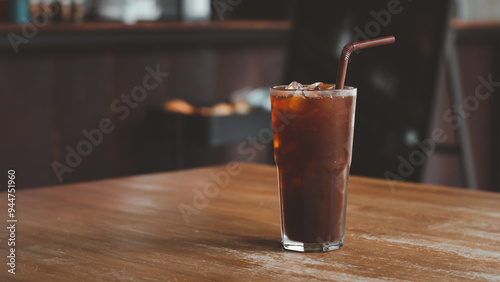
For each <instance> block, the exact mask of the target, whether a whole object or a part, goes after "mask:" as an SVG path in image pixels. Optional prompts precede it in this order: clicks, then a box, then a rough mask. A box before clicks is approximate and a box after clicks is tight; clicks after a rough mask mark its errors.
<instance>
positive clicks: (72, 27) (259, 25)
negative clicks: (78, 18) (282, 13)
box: [0, 21, 292, 33]
mask: <svg viewBox="0 0 500 282" xmlns="http://www.w3.org/2000/svg"><path fill="white" fill-rule="evenodd" d="M291 25H292V24H291V21H223V22H217V21H210V22H199V23H196V22H138V23H136V24H133V25H127V24H124V23H121V22H85V23H81V24H74V23H51V24H47V25H46V26H43V27H40V28H39V29H40V31H42V32H49V31H50V32H69V31H71V32H75V31H77V32H78V31H83V32H89V31H90V32H96V31H104V32H109V31H138V30H139V31H161V30H164V31H171V30H210V31H214V30H262V31H265V30H282V31H287V30H289V29H290V27H291ZM23 26H24V25H22V24H0V33H8V32H16V31H21V30H22V27H23Z"/></svg>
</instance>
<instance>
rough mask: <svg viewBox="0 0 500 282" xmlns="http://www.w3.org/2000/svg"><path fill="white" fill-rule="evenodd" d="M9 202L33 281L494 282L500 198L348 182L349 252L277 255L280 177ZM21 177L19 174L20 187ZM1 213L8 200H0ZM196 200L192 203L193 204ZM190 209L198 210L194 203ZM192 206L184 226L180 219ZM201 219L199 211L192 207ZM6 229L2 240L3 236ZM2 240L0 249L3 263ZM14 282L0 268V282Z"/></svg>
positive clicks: (259, 170)
mask: <svg viewBox="0 0 500 282" xmlns="http://www.w3.org/2000/svg"><path fill="white" fill-rule="evenodd" d="M231 171H232V172H233V174H234V175H232V176H230V177H229V183H228V184H227V185H224V184H226V183H224V182H225V180H224V181H222V182H220V183H221V184H220V185H219V188H220V189H219V190H218V195H216V194H217V193H216V192H217V190H216V189H215V190H209V191H208V194H207V195H209V196H210V197H206V196H204V197H200V196H195V194H194V193H198V192H194V191H196V189H199V190H198V191H203V188H204V187H205V186H206V185H207V184H212V188H213V187H215V186H216V184H217V183H218V182H217V181H216V180H214V178H213V177H212V176H211V175H212V174H214V173H215V174H219V175H222V174H225V175H226V174H227V175H229V174H228V169H227V168H226V167H224V166H220V167H212V168H204V169H196V170H188V171H181V172H175V173H159V174H151V175H142V176H134V177H127V178H119V179H110V180H104V181H98V182H87V183H79V184H73V185H65V186H58V187H46V188H36V189H29V190H21V191H18V192H17V193H16V199H17V200H16V201H17V202H16V211H17V216H16V218H17V220H18V222H17V223H16V224H17V229H16V232H17V233H16V236H17V240H18V241H17V245H16V248H17V250H16V258H17V260H18V261H17V265H16V274H15V276H16V278H18V279H21V280H28V281H53V280H60V281H95V280H98V281H110V280H120V281H128V280H131V281H159V280H162V281H163V280H171V281H183V280H194V279H197V280H226V281H227V280H232V281H240V280H253V281H260V280H263V279H264V280H268V279H269V280H275V281H280V280H311V279H334V280H362V279H367V278H378V279H391V280H393V279H408V280H427V281H428V280H456V279H460V280H461V279H471V280H472V279H473V280H498V279H500V267H499V266H500V264H499V261H500V225H499V222H500V194H494V193H489V192H480V191H466V190H462V189H458V188H446V187H438V186H428V185H418V184H410V183H398V184H396V185H395V186H394V187H393V189H391V188H390V187H389V186H388V184H387V183H386V181H383V180H375V179H370V178H361V177H351V180H350V187H349V190H350V191H349V199H348V211H347V227H346V230H347V231H346V233H347V234H346V240H345V247H344V248H342V249H341V250H338V251H333V252H329V253H308V254H303V253H295V252H289V251H284V250H283V249H282V248H281V245H280V243H279V240H280V231H279V230H280V228H279V225H280V223H279V206H278V192H277V182H276V169H275V168H274V167H270V166H260V165H250V164H239V165H237V167H233V170H231ZM22 177H28V176H27V175H24V176H23V175H22V173H21V172H19V181H21V180H22ZM0 195H1V198H3V199H4V200H3V202H4V203H5V202H6V199H7V195H6V193H5V192H4V193H1V194H0ZM196 195H197V194H196ZM193 201H194V203H193ZM180 204H183V206H181V207H184V208H186V207H191V208H192V209H193V210H192V211H194V214H193V215H192V216H190V217H189V223H187V222H186V221H185V218H184V217H183V215H182V214H181V212H180V211H179V207H180ZM193 205H195V206H197V207H198V208H197V209H196V208H194V206H193ZM2 207H3V208H2V209H3V211H2V213H1V219H2V222H3V224H6V223H5V222H6V216H7V212H6V210H7V208H6V206H4V205H2ZM4 230H5V229H4ZM6 238H7V237H6V236H2V240H1V241H0V244H1V250H2V255H3V256H4V260H5V255H6V253H7V251H6V245H7V242H6V240H5V239H6ZM12 278H13V276H12V275H11V274H8V273H7V269H6V266H5V264H4V266H3V270H2V272H1V273H0V280H1V281H6V280H9V279H12Z"/></svg>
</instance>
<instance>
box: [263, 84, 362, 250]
mask: <svg viewBox="0 0 500 282" xmlns="http://www.w3.org/2000/svg"><path fill="white" fill-rule="evenodd" d="M355 105H356V89H355V88H352V87H344V88H343V89H335V85H332V84H323V83H314V84H311V85H301V84H300V83H297V82H293V83H291V84H290V85H288V86H275V87H273V88H271V106H272V110H273V132H274V155H275V160H276V164H277V167H278V181H279V193H280V205H281V234H282V242H283V246H284V248H285V249H288V250H294V251H303V252H305V251H330V250H336V249H339V248H341V247H342V246H343V242H344V226H345V216H346V201H347V186H348V178H349V168H350V165H351V151H352V140H353V129H354V112H355ZM284 114H286V116H290V117H292V118H289V119H283V118H282V117H283V116H285V115H284Z"/></svg>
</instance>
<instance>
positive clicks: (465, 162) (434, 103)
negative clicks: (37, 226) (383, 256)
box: [0, 0, 500, 191]
mask: <svg viewBox="0 0 500 282" xmlns="http://www.w3.org/2000/svg"><path fill="white" fill-rule="evenodd" d="M435 2H436V1H428V0H427V1H417V2H416V1H413V2H412V1H410V0H408V1H405V0H400V1H397V0H383V1H381V0H372V1H367V0H355V1H349V2H348V3H346V1H327V0H323V1H319V0H312V1H303V0H276V1H264V0H212V1H210V0H101V1H97V0H93V1H92V0H58V1H56V0H31V1H30V0H14V1H10V0H0V34H1V36H0V86H1V87H0V93H1V97H2V102H1V103H0V114H1V122H0V132H1V135H0V136H1V137H2V139H0V146H1V147H0V154H1V158H0V164H1V167H2V169H4V171H6V170H7V169H9V168H15V169H17V175H18V176H19V181H20V182H19V183H18V187H22V188H26V187H37V186H47V185H56V184H60V183H72V182H79V181H89V180H96V179H103V178H109V177H119V176H126V175H133V174H140V173H151V172H159V171H172V170H179V169H187V168H194V167H199V166H206V165H215V164H224V163H227V162H229V161H232V160H235V161H249V162H258V163H267V164H273V152H272V140H271V138H270V136H269V134H268V132H269V130H266V129H269V128H270V112H269V107H270V106H269V96H268V95H269V87H271V86H273V85H278V84H288V83H290V82H291V81H293V80H297V81H299V82H302V83H313V82H316V81H323V82H326V83H334V79H335V77H336V68H337V64H338V57H339V55H340V52H341V50H342V47H343V46H344V45H345V44H346V43H348V42H352V41H360V40H367V39H370V38H376V37H381V36H386V35H392V34H393V35H396V37H397V44H395V45H393V46H390V47H387V48H386V47H384V48H380V49H370V50H364V51H361V52H358V53H356V54H354V55H353V56H352V59H351V61H350V63H349V68H348V73H347V80H346V85H352V86H355V87H357V88H358V101H357V103H358V105H357V112H356V125H355V135H354V139H355V143H354V149H353V163H352V170H351V172H352V174H356V175H364V176H371V177H378V178H386V179H388V180H389V181H392V180H394V179H397V180H404V181H414V182H424V183H432V184H441V185H452V186H459V187H464V188H470V189H482V190H491V191H500V175H499V174H498V173H497V172H498V171H499V166H498V163H500V150H499V149H498V144H499V143H500V127H499V122H500V116H499V114H498V112H499V111H498V110H495V109H499V108H500V99H499V97H498V93H499V92H498V91H497V89H498V87H499V86H500V72H499V68H498V66H500V56H499V51H500V44H499V43H500V18H499V16H498V15H500V2H499V1H493V0H474V1H472V0H460V1H458V0H457V1H439V3H435ZM496 81H498V82H499V83H496Z"/></svg>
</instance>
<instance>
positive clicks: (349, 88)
mask: <svg viewBox="0 0 500 282" xmlns="http://www.w3.org/2000/svg"><path fill="white" fill-rule="evenodd" d="M325 84H326V83H325ZM303 85H304V86H308V85H310V84H303ZM327 85H332V86H335V84H327ZM287 86H288V85H276V86H273V87H271V90H276V91H292V92H295V91H352V90H356V89H357V88H356V87H352V86H344V88H343V89H321V90H320V89H317V90H308V89H286V87H287Z"/></svg>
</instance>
